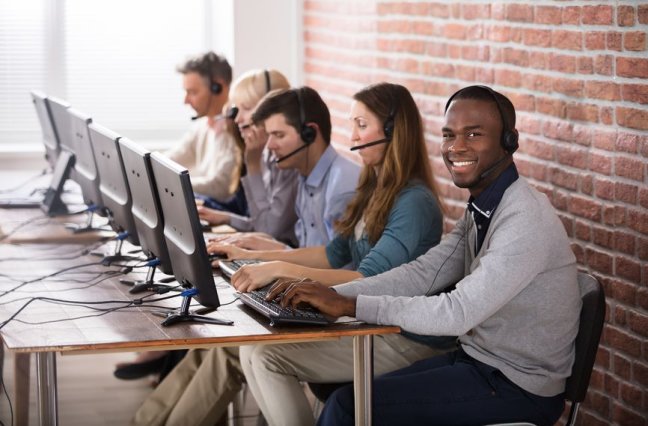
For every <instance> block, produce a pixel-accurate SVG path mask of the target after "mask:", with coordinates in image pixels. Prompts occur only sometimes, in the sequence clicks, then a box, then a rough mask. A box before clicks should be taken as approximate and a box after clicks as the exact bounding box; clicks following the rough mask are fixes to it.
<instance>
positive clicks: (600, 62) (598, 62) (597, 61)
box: [594, 55, 614, 75]
mask: <svg viewBox="0 0 648 426" xmlns="http://www.w3.org/2000/svg"><path fill="white" fill-rule="evenodd" d="M613 62H614V58H613V57H612V55H597V56H596V57H595V58H594V72H595V73H596V74H600V75H612V64H613Z"/></svg>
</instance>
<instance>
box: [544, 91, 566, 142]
mask: <svg viewBox="0 0 648 426" xmlns="http://www.w3.org/2000/svg"><path fill="white" fill-rule="evenodd" d="M536 111H537V112H539V113H540V114H548V115H552V116H554V117H558V118H565V116H566V112H567V110H566V107H565V102H564V101H561V100H559V99H551V98H542V97H538V98H537V99H536ZM562 140H568V139H562Z"/></svg>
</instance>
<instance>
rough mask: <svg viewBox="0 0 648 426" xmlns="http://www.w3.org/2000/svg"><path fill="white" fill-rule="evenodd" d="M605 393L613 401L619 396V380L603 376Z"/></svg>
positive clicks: (610, 376)
mask: <svg viewBox="0 0 648 426" xmlns="http://www.w3.org/2000/svg"><path fill="white" fill-rule="evenodd" d="M606 328H607V327H606ZM604 330H605V329H604ZM604 333H605V331H604ZM605 392H606V393H607V394H608V395H609V396H611V397H612V398H615V399H616V398H618V396H619V380H618V379H617V378H616V377H614V376H612V375H611V374H606V375H605Z"/></svg>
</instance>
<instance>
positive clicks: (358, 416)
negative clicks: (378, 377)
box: [353, 336, 373, 426]
mask: <svg viewBox="0 0 648 426" xmlns="http://www.w3.org/2000/svg"><path fill="white" fill-rule="evenodd" d="M372 392H373V336H354V337H353V394H354V398H355V424H356V425H358V426H361V425H364V426H371V414H372V412H371V407H372V406H371V404H372Z"/></svg>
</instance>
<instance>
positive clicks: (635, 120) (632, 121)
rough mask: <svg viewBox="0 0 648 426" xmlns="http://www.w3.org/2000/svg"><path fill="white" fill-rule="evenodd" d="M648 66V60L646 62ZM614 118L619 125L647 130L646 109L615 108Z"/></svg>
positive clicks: (647, 116)
mask: <svg viewBox="0 0 648 426" xmlns="http://www.w3.org/2000/svg"><path fill="white" fill-rule="evenodd" d="M646 66H648V62H647V63H646ZM615 112H616V119H617V123H618V124H619V125H620V126H624V127H629V128H631V129H638V130H648V111H644V110H640V109H634V108H624V107H617V108H616V111H615Z"/></svg>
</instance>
